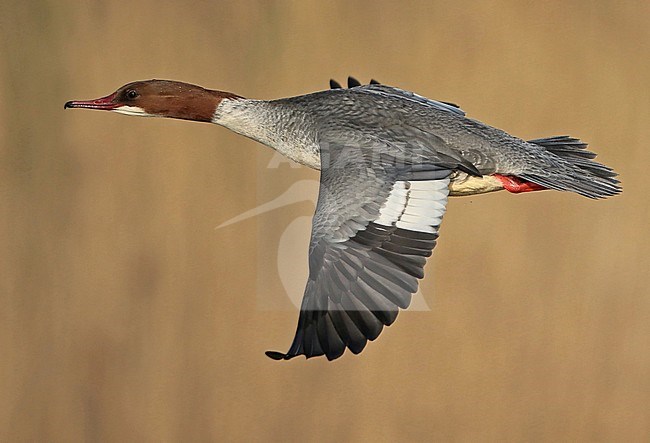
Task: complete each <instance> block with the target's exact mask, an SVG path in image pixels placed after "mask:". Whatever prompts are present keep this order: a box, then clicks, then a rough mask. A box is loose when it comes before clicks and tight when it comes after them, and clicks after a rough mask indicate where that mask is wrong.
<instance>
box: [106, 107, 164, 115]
mask: <svg viewBox="0 0 650 443" xmlns="http://www.w3.org/2000/svg"><path fill="white" fill-rule="evenodd" d="M113 112H118V113H120V114H125V115H137V116H140V117H157V116H156V115H153V114H148V113H146V112H144V109H142V108H139V107H137V106H120V107H119V108H115V109H113Z"/></svg>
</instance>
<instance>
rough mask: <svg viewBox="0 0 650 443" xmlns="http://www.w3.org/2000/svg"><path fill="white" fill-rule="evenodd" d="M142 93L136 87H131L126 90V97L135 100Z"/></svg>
mask: <svg viewBox="0 0 650 443" xmlns="http://www.w3.org/2000/svg"><path fill="white" fill-rule="evenodd" d="M139 95H140V94H138V92H137V91H136V90H135V89H129V90H128V91H126V98H128V99H130V100H133V99H134V98H138V96H139Z"/></svg>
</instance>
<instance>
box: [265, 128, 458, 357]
mask: <svg viewBox="0 0 650 443" xmlns="http://www.w3.org/2000/svg"><path fill="white" fill-rule="evenodd" d="M389 150H390V149H387V147H386V146H384V147H378V146H369V145H368V144H367V140H365V141H364V140H348V141H347V142H346V143H341V142H340V141H337V142H335V143H331V142H330V143H324V142H322V143H321V158H322V161H321V163H322V166H321V180H320V190H319V196H318V204H317V207H316V213H315V215H314V219H313V223H312V233H311V242H310V246H309V279H308V281H307V287H306V289H305V294H304V298H303V301H302V306H301V309H300V317H299V320H298V329H297V331H296V335H295V338H294V340H293V343H292V345H291V347H290V349H289V351H288V352H287V353H280V352H275V351H269V352H267V355H268V356H269V357H271V358H274V359H278V360H279V359H290V358H293V357H296V356H298V355H305V357H307V358H310V357H316V356H320V355H325V356H326V357H327V358H328V359H329V360H333V359H335V358H338V357H340V356H341V355H342V354H343V352H344V351H345V349H346V348H348V349H350V350H351V351H352V352H353V353H355V354H357V353H359V352H361V351H362V350H363V348H364V347H365V345H366V343H367V341H368V340H374V339H375V338H377V336H378V335H379V334H380V332H381V331H382V329H383V327H384V326H388V325H390V324H392V323H393V322H394V321H395V318H396V316H397V313H398V311H399V308H402V309H404V308H406V307H408V305H409V303H410V301H411V295H412V294H413V293H415V292H416V291H417V287H418V279H420V278H422V277H423V276H424V273H423V268H424V265H425V261H426V258H427V257H429V256H430V255H431V251H432V250H433V248H434V246H435V244H436V239H437V238H438V227H439V226H440V222H441V220H442V216H443V214H444V212H445V207H446V203H447V196H448V194H449V190H448V185H449V175H450V173H451V168H450V165H448V164H445V165H436V164H419V165H414V164H409V165H405V164H402V163H400V162H392V161H390V158H389V156H387V152H388V151H389ZM377 152H382V153H383V154H382V155H381V159H379V156H378V155H377Z"/></svg>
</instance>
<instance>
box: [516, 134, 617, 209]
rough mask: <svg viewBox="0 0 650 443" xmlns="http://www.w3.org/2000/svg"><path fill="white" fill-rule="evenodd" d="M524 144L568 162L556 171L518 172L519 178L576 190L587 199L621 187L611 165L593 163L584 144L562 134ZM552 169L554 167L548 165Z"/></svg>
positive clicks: (605, 195)
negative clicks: (538, 147) (536, 146)
mask: <svg viewBox="0 0 650 443" xmlns="http://www.w3.org/2000/svg"><path fill="white" fill-rule="evenodd" d="M528 143H534V144H536V145H539V146H542V147H544V148H545V149H546V150H547V151H549V152H551V153H552V154H554V155H556V156H558V157H560V158H561V159H562V160H564V161H565V162H566V163H567V164H568V165H567V167H566V168H561V169H559V170H558V172H557V173H550V172H549V171H544V173H540V174H535V173H532V174H522V175H520V176H519V177H521V178H523V179H525V180H528V181H531V182H533V183H537V184H539V185H542V186H544V187H546V188H550V189H557V190H561V191H572V192H577V193H578V194H580V195H584V196H585V197H589V198H606V197H610V196H613V195H616V194H619V193H620V192H621V191H622V189H621V186H620V181H618V180H617V179H616V178H615V177H616V176H617V175H618V174H617V173H616V172H614V171H613V170H612V169H611V168H609V167H607V166H605V165H603V164H601V163H598V162H595V161H594V160H593V159H594V158H595V157H596V154H595V153H593V152H591V151H588V150H587V149H586V148H587V144H586V143H584V142H581V141H580V140H578V139H577V138H572V137H569V136H566V135H562V136H557V137H548V138H538V139H535V140H529V141H528ZM552 169H553V170H555V169H556V168H552Z"/></svg>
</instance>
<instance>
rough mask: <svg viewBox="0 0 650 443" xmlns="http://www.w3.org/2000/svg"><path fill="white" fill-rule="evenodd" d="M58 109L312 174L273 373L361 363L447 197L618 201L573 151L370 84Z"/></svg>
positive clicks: (416, 266) (201, 91)
mask: <svg viewBox="0 0 650 443" xmlns="http://www.w3.org/2000/svg"><path fill="white" fill-rule="evenodd" d="M64 107H65V108H86V109H98V110H105V111H113V112H117V113H121V114H127V115H136V116H142V117H168V118H176V119H183V120H194V121H199V122H208V123H215V124H218V125H221V126H224V127H226V128H228V129H230V130H232V131H234V132H236V133H239V134H242V135H244V136H246V137H249V138H251V139H254V140H257V141H258V142H260V143H262V144H264V145H267V146H269V147H271V148H273V149H275V150H277V151H278V152H280V153H281V154H283V155H285V156H287V157H288V158H290V159H292V160H294V161H296V162H298V163H301V164H303V165H306V166H308V167H310V168H314V169H317V170H320V188H319V194H318V202H317V206H316V212H315V214H314V217H313V220H312V230H311V241H310V244H309V277H308V280H307V285H306V288H305V292H304V296H303V300H302V305H301V308H300V315H299V318H298V328H297V331H296V334H295V337H294V340H293V342H292V344H291V346H290V348H289V350H288V351H287V352H285V353H282V352H276V351H268V352H267V353H266V354H267V355H268V356H269V357H271V358H273V359H276V360H281V359H284V360H288V359H291V358H293V357H296V356H299V355H304V356H305V357H306V358H310V357H316V356H323V355H324V356H326V357H327V359H328V360H333V359H336V358H338V357H340V356H341V355H343V353H344V352H345V350H346V349H349V350H350V351H351V352H353V353H354V354H358V353H360V352H361V351H362V350H363V349H364V347H365V346H366V344H367V342H368V341H369V340H370V341H372V340H374V339H376V338H377V337H378V336H379V334H380V333H381V331H382V329H383V327H384V326H389V325H391V324H392V323H393V322H394V321H395V318H396V317H397V314H398V312H399V309H400V308H401V309H405V308H406V307H408V306H409V303H410V302H411V297H412V294H414V293H415V292H416V291H417V289H418V280H419V279H422V278H423V277H424V265H425V262H426V259H427V257H429V256H430V255H431V252H432V250H433V248H434V247H435V245H436V241H437V239H438V231H439V227H440V223H441V221H442V217H443V215H444V213H445V208H446V204H447V199H448V197H449V196H455V195H474V194H481V193H486V192H493V191H499V190H503V189H505V190H507V191H510V192H512V193H521V192H530V191H539V190H544V189H551V190H557V191H569V192H574V193H577V194H580V195H582V196H585V197H589V198H593V199H599V198H605V197H610V196H613V195H616V194H618V193H619V192H621V187H620V185H619V181H618V180H617V179H616V178H615V177H616V176H617V174H616V173H615V172H614V171H613V170H612V169H610V168H609V167H607V166H604V165H602V164H600V163H597V162H595V161H594V160H593V159H594V158H595V156H596V154H594V153H593V152H590V151H588V150H587V149H586V147H587V144H586V143H583V142H581V141H580V140H578V139H576V138H572V137H568V136H556V137H548V138H540V139H535V140H529V141H524V140H522V139H520V138H517V137H514V136H512V135H510V134H508V133H506V132H504V131H502V130H500V129H497V128H494V127H491V126H488V125H486V124H484V123H481V122H479V121H477V120H473V119H471V118H469V117H467V116H466V115H465V112H464V111H463V110H462V109H460V108H459V107H458V105H456V104H454V103H449V102H442V101H436V100H430V99H428V98H425V97H422V96H420V95H418V94H415V93H413V92H409V91H406V90H402V89H399V88H395V87H391V86H386V85H383V84H379V83H378V82H377V81H375V80H372V81H371V82H370V84H368V85H361V83H360V82H359V81H357V80H355V79H354V78H352V77H350V78H349V79H348V87H347V88H343V87H341V85H340V84H339V83H337V82H336V81H334V80H331V81H330V89H329V90H324V91H320V92H315V93H312V94H307V95H301V96H297V97H290V98H282V99H278V100H270V101H266V100H253V99H247V98H243V97H241V96H239V95H236V94H233V93H229V92H223V91H216V90H210V89H205V88H202V87H200V86H196V85H192V84H188V83H182V82H177V81H169V80H147V81H137V82H133V83H129V84H127V85H124V86H122V87H121V88H119V89H118V90H117V91H115V92H114V93H112V94H110V95H108V96H106V97H102V98H98V99H96V100H88V101H69V102H67V103H66V104H65V106H64Z"/></svg>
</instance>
